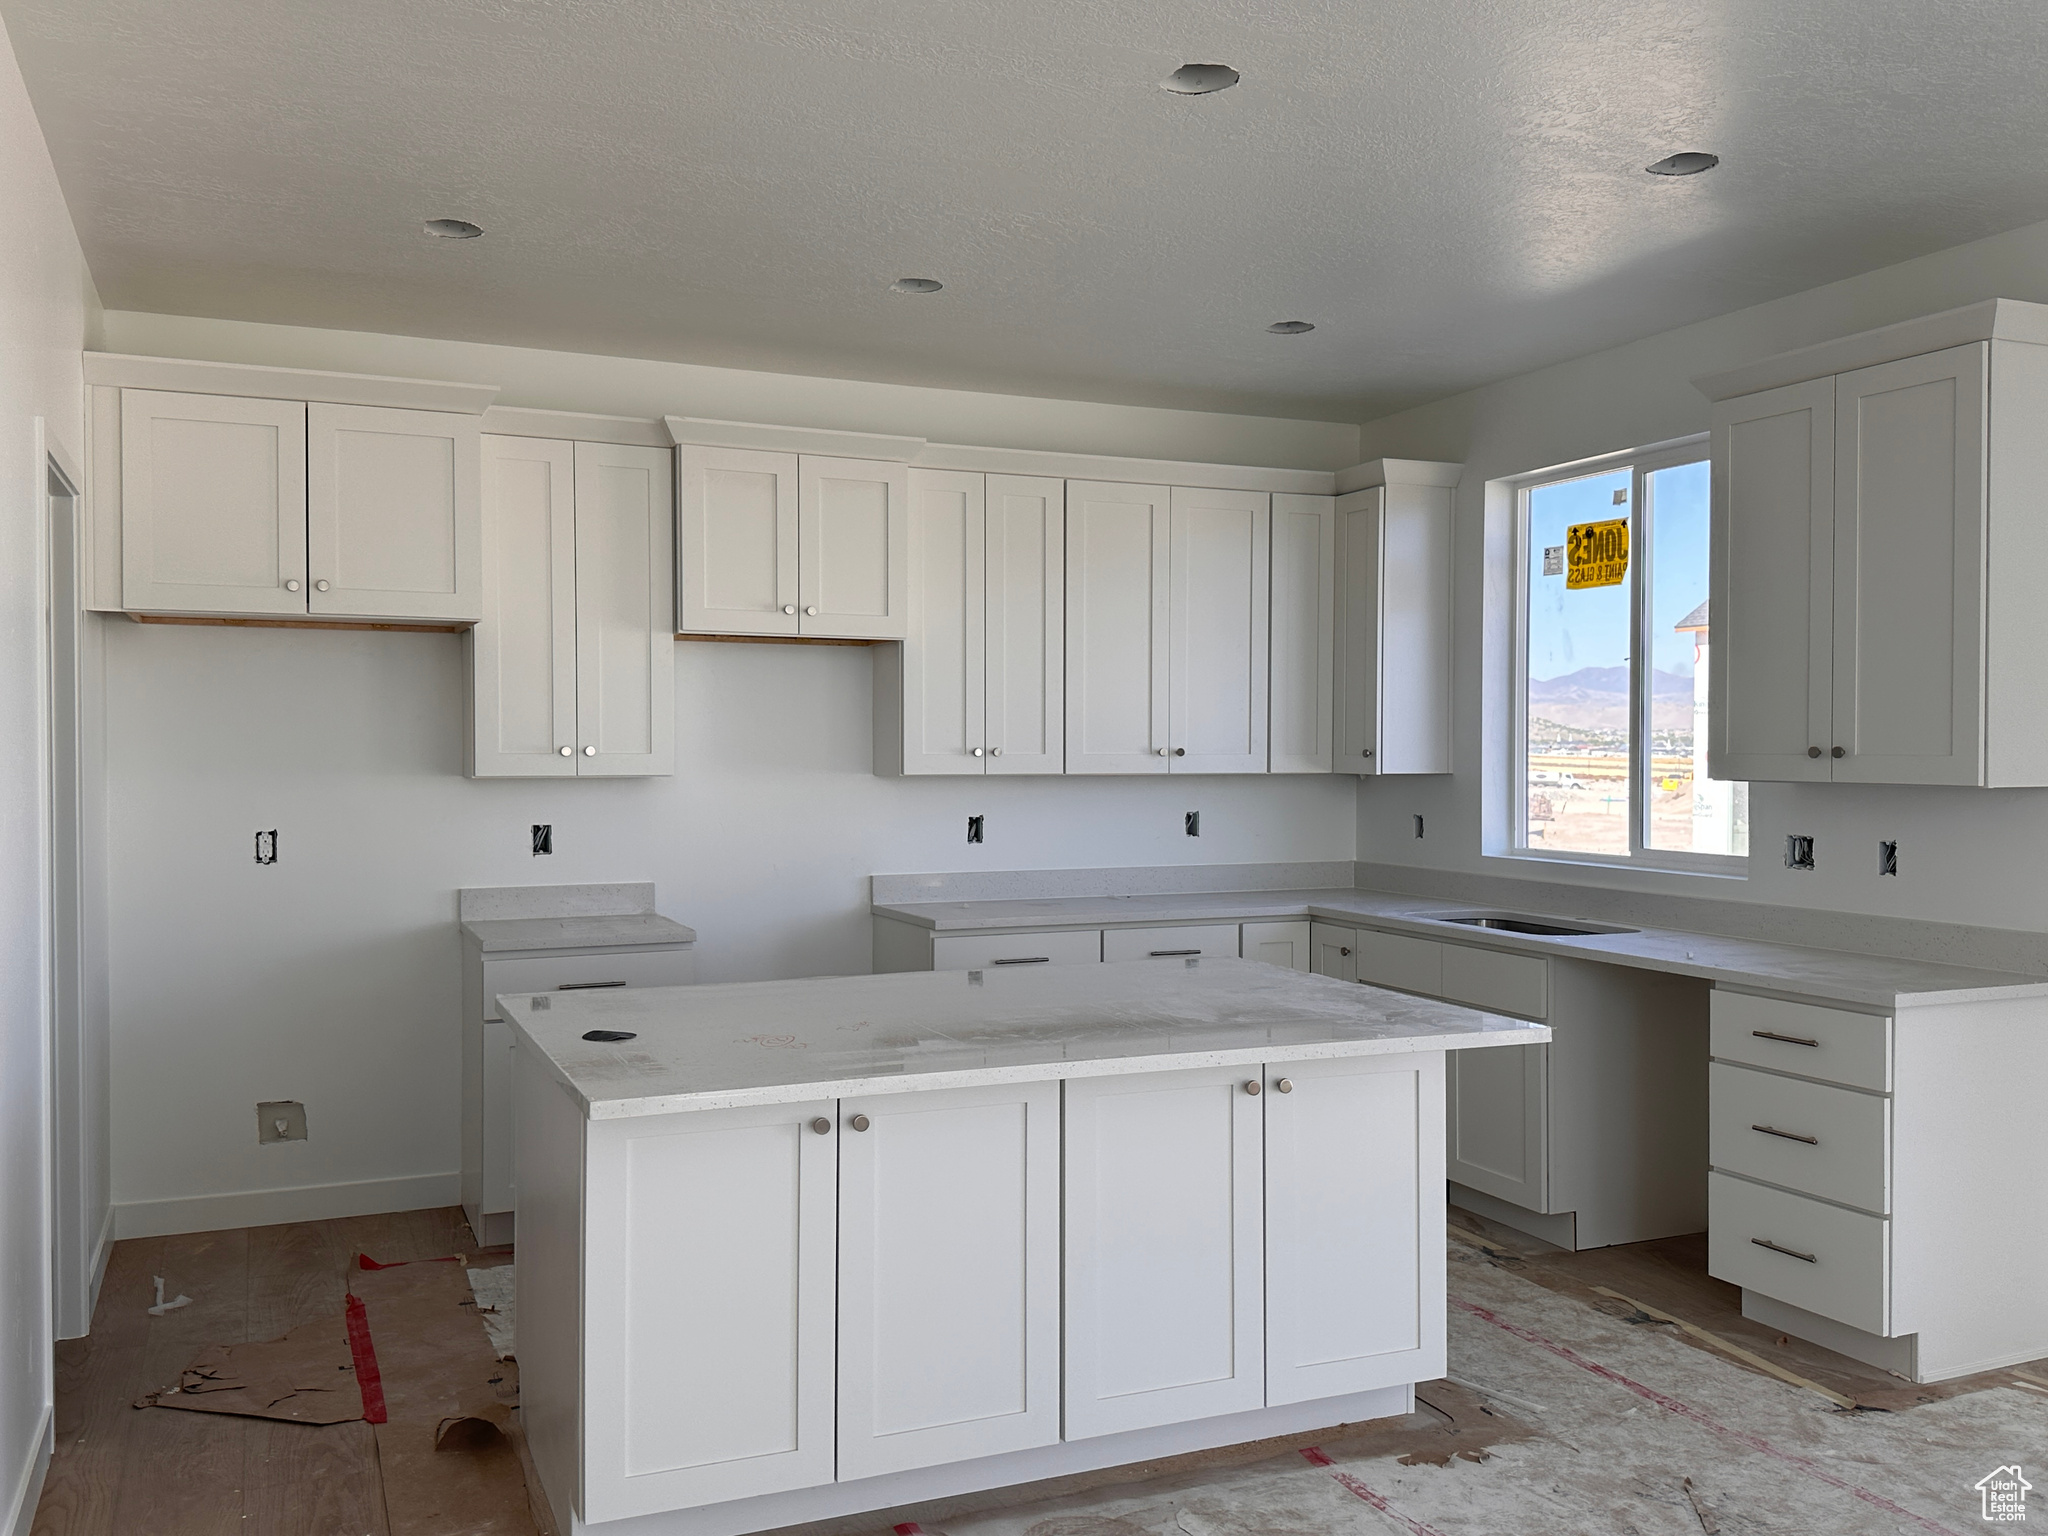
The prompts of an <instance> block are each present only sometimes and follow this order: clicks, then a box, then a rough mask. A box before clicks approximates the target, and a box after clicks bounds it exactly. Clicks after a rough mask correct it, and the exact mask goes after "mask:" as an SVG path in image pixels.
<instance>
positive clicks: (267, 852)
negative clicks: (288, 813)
mask: <svg viewBox="0 0 2048 1536" xmlns="http://www.w3.org/2000/svg"><path fill="white" fill-rule="evenodd" d="M256 862H257V863H258V864H275V863H276V862H277V828H275V827H272V828H271V829H270V830H269V831H268V832H258V833H257V834H256Z"/></svg>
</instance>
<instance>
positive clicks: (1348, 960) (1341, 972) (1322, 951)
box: [1308, 923, 1358, 981]
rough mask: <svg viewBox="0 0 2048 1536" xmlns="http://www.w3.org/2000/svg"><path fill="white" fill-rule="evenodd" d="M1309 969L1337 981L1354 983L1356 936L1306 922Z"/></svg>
mask: <svg viewBox="0 0 2048 1536" xmlns="http://www.w3.org/2000/svg"><path fill="white" fill-rule="evenodd" d="M1308 935H1309V938H1308V942H1309V969H1310V970H1312V971H1314V972H1315V973H1316V974H1317V975H1318V976H1334V977H1336V978H1337V979H1338V980H1339V981H1356V980H1358V935H1357V934H1356V933H1355V932H1353V931H1352V930H1351V929H1349V928H1338V927H1334V926H1333V925H1331V924H1329V923H1310V924H1309V929H1308Z"/></svg>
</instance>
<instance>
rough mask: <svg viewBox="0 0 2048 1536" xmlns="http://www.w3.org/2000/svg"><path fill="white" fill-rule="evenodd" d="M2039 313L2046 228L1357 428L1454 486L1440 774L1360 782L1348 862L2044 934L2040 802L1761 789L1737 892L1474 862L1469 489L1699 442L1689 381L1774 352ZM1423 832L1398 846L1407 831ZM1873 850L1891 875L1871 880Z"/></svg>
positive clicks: (1494, 777) (1504, 591)
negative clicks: (1913, 326)
mask: <svg viewBox="0 0 2048 1536" xmlns="http://www.w3.org/2000/svg"><path fill="white" fill-rule="evenodd" d="M1994 297H2001V298H2014V299H2027V300H2032V301H2035V302H2048V224H2036V225H2030V226H2028V227H2027V228H2024V229H2019V230H2014V231H2012V232H2010V233H2007V234H2003V235H1998V236H1994V237H1993V238H1991V239H1988V240H1980V241H1976V242H1973V243H1971V244H1969V245H1963V246H1957V247H1955V248H1953V249H1950V250H1946V251H1941V252H1937V253H1936V254H1934V255H1931V256H1925V257H1921V258H1919V259H1917V260H1914V261H1909V262H1904V263H1901V264H1899V265H1897V266H1892V267H1886V268H1883V269H1881V270H1878V271H1875V272H1870V273H1867V274H1865V275H1863V276H1861V277H1856V278H1852V279H1849V280H1847V281H1844V282H1839V283H1833V284H1830V285H1828V286H1827V287H1824V288H1816V289H1813V290H1811V291H1809V292H1806V293H1801V294H1796V295H1793V296H1792V297H1790V298H1786V299H1780V300H1777V301H1775V302H1772V303H1769V304H1763V305H1759V306H1757V307H1755V308H1753V309H1746V310H1741V311H1739V312H1737V313H1734V314H1731V315H1727V316H1724V317H1722V318H1720V319H1716V320H1710V321H1705V322H1703V323H1701V324H1698V325H1690V326H1686V327H1684V328H1683V329H1680V330H1674V331H1670V332H1667V333H1664V334H1662V335H1658V336H1653V337H1649V338H1647V339H1646V340H1643V341H1639V342H1635V343H1632V344H1631V345H1628V346H1624V347H1616V348H1614V349H1612V350H1610V351H1605V352H1599V353H1595V354H1593V355H1591V356H1588V357H1582V358H1578V359H1576V360H1574V361H1572V362H1569V363H1562V364H1559V365H1557V366H1555V367H1551V368H1545V369H1541V370H1539V371H1537V372H1534V373H1529V374H1524V375H1522V376H1520V377H1517V378H1513V379H1508V380H1505V381H1502V382H1500V383H1497V384H1493V385H1489V386H1487V387H1486V388H1484V389H1479V390H1474V391H1472V392H1470V393H1468V394H1463V395H1458V396H1455V397H1453V398H1451V399H1448V400H1444V401H1440V402H1438V403H1436V404H1434V405H1430V406H1425V407H1422V408H1420V409H1417V410H1412V411H1407V412H1404V413H1402V414H1401V415H1398V416H1391V417H1388V418H1386V419H1385V420H1382V421H1376V422H1372V423H1369V424H1367V425H1366V427H1365V428H1364V429H1363V433H1362V437H1361V443H1360V449H1361V454H1362V456H1363V457H1366V458H1373V457H1377V456H1379V455H1383V454H1385V455H1396V456H1408V457H1414V458H1431V459H1451V460H1458V461H1462V462H1463V463H1464V464H1465V466H1466V467H1465V474H1464V478H1463V480H1462V481H1461V482H1460V484H1459V487H1458V534H1457V540H1458V542H1457V624H1456V632H1457V636H1458V653H1457V663H1456V688H1457V697H1456V736H1455V758H1454V760H1455V762H1456V763H1457V765H1458V766H1457V772H1456V773H1455V774H1453V775H1452V776H1450V777H1448V778H1429V779H1406V780H1401V779H1386V780H1378V781H1374V780H1366V781H1364V782H1363V784H1362V786H1361V789H1360V793H1359V858H1360V859H1362V860H1367V861H1370V862H1373V863H1376V864H1381V865H1410V866H1425V867H1430V868H1438V869H1454V870H1463V871H1485V872H1488V873H1492V874H1499V875H1507V876H1513V877H1521V878H1530V879H1538V880H1559V881H1575V882H1583V883H1587V884H1592V885H1621V886H1627V887H1632V888H1636V889H1643V890H1664V891H1668V892H1673V893H1683V894H1687V895H1715V896H1721V897H1724V898H1726V899H1728V900H1731V901H1760V902H1768V903H1774V904H1777V905H1781V906H1787V907H1811V908H1821V909H1826V910H1831V911H1840V912H1860V913H1882V914H1887V915H1892V916H1898V917H1907V918H1918V919H1923V920H1929V921H1940V922H1948V923H1965V924H1981V925H1984V926H1987V927H1996V928H2013V929H2027V930H2033V931H2037V932H2038V931H2044V930H2048V884H2044V882H2042V880H2041V879H2040V877H2039V871H2040V870H2041V868H2042V866H2043V864H2044V862H2048V790H1969V789H1941V788H1917V787H1916V788H1911V789H1891V788H1881V787H1873V786H1864V785H1842V784H1820V785H1790V784H1760V785H1756V786H1754V788H1753V789H1752V791H1751V800H1750V818H1751V847H1752V849H1753V850H1754V852H1753V853H1752V856H1751V859H1750V863H1749V871H1748V878H1747V879H1745V880H1739V881H1737V880H1718V879H1705V878H1702V877H1698V876H1681V875H1667V876H1655V875H1649V874H1641V873H1636V872H1633V871H1631V872H1625V873H1620V874H1617V873H1615V872H1613V871H1611V870H1606V869H1601V868H1596V867H1591V866H1583V865H1581V866H1571V865H1560V864H1558V863H1555V862H1549V861H1545V862H1543V863H1541V864H1540V865H1536V864H1534V863H1533V861H1528V860H1515V859H1511V858H1503V857H1498V856H1493V855H1495V854H1497V853H1498V851H1499V849H1500V847H1501V840H1502V834H1503V832H1504V826H1505V819H1506V811H1507V805H1508V795H1509V787H1508V785H1509V780H1508V776H1507V768H1508V753H1507V741H1506V729H1505V721H1506V718H1507V713H1506V712H1507V708H1508V700H1509V696H1508V688H1509V663H1508V659H1507V658H1508V652H1509V646H1510V643H1511V634H1510V629H1509V622H1510V621H1509V593H1510V591H1511V587H1510V586H1509V585H1508V583H1509V580H1510V572H1509V570H1508V568H1507V567H1508V564H1509V554H1508V550H1507V548H1506V543H1505V540H1504V538H1503V534H1504V532H1505V529H1504V526H1503V523H1504V520H1503V518H1502V517H1500V516H1499V515H1498V514H1497V515H1496V516H1495V517H1494V518H1493V519H1492V521H1491V523H1489V519H1488V517H1487V511H1486V507H1487V483H1488V482H1489V481H1494V480H1498V479H1500V478H1502V477H1504V476H1510V475H1517V474H1523V473H1526V472H1528V471H1530V470H1537V469H1543V468H1547V467H1549V466H1552V465H1558V464H1567V463H1572V462H1574V461H1577V460H1580V459H1584V458H1589V457H1592V456H1594V455H1598V454H1605V453H1613V452H1617V451H1621V450H1625V449H1629V448H1636V447H1642V446H1646V445H1649V444H1653V443H1660V442H1665V441H1668V440H1670V439H1673V438H1679V437H1684V436H1686V435H1688V434H1692V433H1703V432H1705V431H1706V429H1707V425H1708V406H1707V401H1706V399H1705V397H1704V396H1702V395H1701V394H1700V393H1699V392H1698V391H1697V390H1695V389H1694V388H1693V387H1692V384H1691V380H1692V379H1693V378H1695V377H1697V376H1699V375H1701V374H1705V373H1709V372H1712V371H1714V370H1716V369H1720V368H1726V367H1731V366H1734V365H1735V364H1738V363H1742V362H1746V361H1749V360H1752V359H1754V358H1758V357H1763V356H1767V355H1769V354H1771V353H1773V352H1779V351H1784V350H1786V349H1788V348H1792V347H1799V346H1805V345H1807V344H1809V343H1812V342H1816V341H1823V340H1827V339H1829V338H1831V337H1835V336H1842V335H1848V334H1851V333H1853V332H1856V331H1860V330H1866V329H1869V328H1871V327H1873V326H1878V325H1886V324H1890V323H1891V322H1893V321H1898V320H1905V319H1910V318H1912V317H1913V316H1915V315H1922V314H1930V313H1933V312H1935V311H1938V310H1943V309H1949V308H1953V307H1955V306H1957V305H1961V304H1970V303H1975V302H1976V301H1978V300H1980V299H1986V298H1994ZM1417 814H1421V815H1423V816H1424V818H1425V820H1424V827H1425V830H1426V832H1427V836H1426V837H1425V838H1424V839H1423V840H1422V841H1421V842H1417V841H1416V840H1415V838H1414V835H1413V825H1414V821H1413V818H1414V816H1415V815H1417ZM1788 833H1806V834H1811V835H1812V836H1813V837H1814V839H1815V851H1816V858H1817V867H1816V868H1815V869H1814V870H1813V871H1811V872H1803V871H1794V870H1788V869H1786V868H1785V867H1784V863H1783V850H1784V840H1785V837H1786V835H1787V834H1788ZM1880 838H1891V839H1897V840H1898V842H1899V848H1900V872H1899V875H1898V876H1897V877H1896V878H1884V877H1880V876H1879V875H1878V872H1877V867H1878V866H1877V844H1878V840H1879V839H1880Z"/></svg>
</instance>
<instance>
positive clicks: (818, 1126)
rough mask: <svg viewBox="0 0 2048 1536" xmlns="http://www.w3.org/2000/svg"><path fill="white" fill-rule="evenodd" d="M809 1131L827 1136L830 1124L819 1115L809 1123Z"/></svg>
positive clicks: (830, 1127)
mask: <svg viewBox="0 0 2048 1536" xmlns="http://www.w3.org/2000/svg"><path fill="white" fill-rule="evenodd" d="M811 1129H812V1130H814V1131H816V1132H817V1133H818V1134H819V1135H820V1136H824V1135H828V1134H830V1132H831V1130H832V1122H831V1121H830V1120H827V1119H826V1118H825V1117H824V1116H823V1115H820V1116H818V1118H817V1119H815V1120H813V1121H812V1122H811Z"/></svg>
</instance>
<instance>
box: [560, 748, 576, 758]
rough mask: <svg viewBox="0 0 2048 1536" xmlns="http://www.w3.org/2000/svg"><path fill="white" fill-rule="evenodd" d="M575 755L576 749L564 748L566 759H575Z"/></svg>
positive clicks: (563, 753)
mask: <svg viewBox="0 0 2048 1536" xmlns="http://www.w3.org/2000/svg"><path fill="white" fill-rule="evenodd" d="M575 755H576V749H575V748H574V747H564V748H562V756H564V757H574V756H575Z"/></svg>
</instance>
